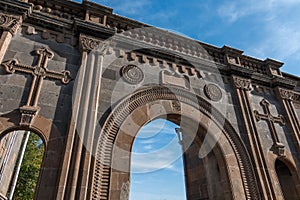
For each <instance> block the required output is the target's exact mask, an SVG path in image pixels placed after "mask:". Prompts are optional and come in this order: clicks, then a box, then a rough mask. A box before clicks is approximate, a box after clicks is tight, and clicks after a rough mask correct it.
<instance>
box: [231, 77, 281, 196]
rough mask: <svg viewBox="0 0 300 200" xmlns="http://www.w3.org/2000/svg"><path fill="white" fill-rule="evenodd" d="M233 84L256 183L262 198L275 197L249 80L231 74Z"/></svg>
mask: <svg viewBox="0 0 300 200" xmlns="http://www.w3.org/2000/svg"><path fill="white" fill-rule="evenodd" d="M232 81H233V85H234V87H235V91H236V94H237V99H238V103H239V106H240V111H241V116H242V118H241V120H242V122H243V125H244V131H245V135H246V136H245V137H246V140H247V141H246V142H247V143H248V144H247V147H248V149H249V150H250V155H251V157H252V161H253V162H254V163H253V165H254V168H255V170H254V171H255V172H256V178H257V179H258V180H257V182H258V183H257V184H258V186H259V188H260V193H261V198H262V199H276V196H275V191H274V188H273V187H272V182H271V177H270V174H269V172H268V170H267V169H268V166H267V162H266V159H265V155H264V153H263V147H262V143H261V141H260V137H259V132H258V130H257V127H256V119H255V116H254V113H253V108H252V106H251V103H250V102H251V100H250V97H249V92H250V91H251V80H249V79H244V78H241V77H238V76H232Z"/></svg>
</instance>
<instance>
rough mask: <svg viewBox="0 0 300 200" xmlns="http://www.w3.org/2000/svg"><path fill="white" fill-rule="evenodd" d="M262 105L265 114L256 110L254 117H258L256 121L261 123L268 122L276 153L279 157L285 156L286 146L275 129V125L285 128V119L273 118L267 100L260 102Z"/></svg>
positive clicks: (280, 117)
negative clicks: (262, 121) (261, 121)
mask: <svg viewBox="0 0 300 200" xmlns="http://www.w3.org/2000/svg"><path fill="white" fill-rule="evenodd" d="M260 104H261V106H262V107H263V110H264V114H260V113H259V112H258V111H257V110H254V115H255V117H256V120H257V121H260V120H265V121H267V123H268V126H269V128H270V130H271V136H272V139H273V145H274V148H275V149H276V153H277V154H278V155H279V156H283V154H284V145H283V144H282V143H281V142H280V141H279V137H278V134H277V132H276V128H275V123H278V124H279V125H280V126H284V125H285V120H284V117H283V116H282V115H278V116H277V117H275V116H273V115H272V114H271V112H270V108H269V106H270V103H269V102H268V101H267V100H266V99H263V100H262V101H261V102H260Z"/></svg>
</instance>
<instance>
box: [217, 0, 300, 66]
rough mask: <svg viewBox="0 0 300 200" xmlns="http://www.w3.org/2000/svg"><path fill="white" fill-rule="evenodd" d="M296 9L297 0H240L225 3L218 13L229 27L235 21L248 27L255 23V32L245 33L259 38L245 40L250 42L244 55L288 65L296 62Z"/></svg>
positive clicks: (299, 33) (299, 34)
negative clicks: (272, 59) (268, 58)
mask: <svg viewBox="0 0 300 200" xmlns="http://www.w3.org/2000/svg"><path fill="white" fill-rule="evenodd" d="M299 9H300V1H298V0H247V1H246V0H242V1H238V2H237V1H235V2H225V3H224V4H222V5H220V6H219V8H218V14H219V16H220V17H221V18H222V20H223V21H225V22H227V23H230V24H232V27H234V26H235V25H234V24H235V23H238V22H241V23H245V24H247V23H248V24H249V21H251V20H252V21H253V23H255V24H256V25H257V24H259V25H257V28H256V29H252V30H251V27H249V31H250V30H251V31H256V34H258V35H259V37H255V36H253V38H248V40H252V41H253V42H252V43H249V42H248V43H247V45H246V46H245V47H244V48H245V49H244V50H245V53H246V54H250V55H252V56H255V57H258V58H261V59H265V58H266V57H271V58H274V59H276V60H280V61H283V62H289V60H298V61H299V60H300V45H299V44H300V26H299V25H298V22H299V20H298V19H299V18H300V13H299ZM244 31H247V29H246V30H244ZM241 34H244V33H241ZM252 35H253V34H252ZM249 37H251V35H250V36H249ZM285 67H286V68H287V69H288V68H289V67H290V68H291V67H292V66H285ZM290 70H291V69H290Z"/></svg>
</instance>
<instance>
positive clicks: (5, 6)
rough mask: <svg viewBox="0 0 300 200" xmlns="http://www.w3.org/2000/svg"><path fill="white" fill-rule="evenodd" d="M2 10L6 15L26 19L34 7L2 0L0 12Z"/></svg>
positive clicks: (19, 2)
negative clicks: (9, 14) (11, 14)
mask: <svg viewBox="0 0 300 200" xmlns="http://www.w3.org/2000/svg"><path fill="white" fill-rule="evenodd" d="M1 10H2V11H4V12H5V13H13V14H14V15H20V16H22V18H23V19H24V18H26V17H27V16H29V15H30V14H31V13H32V5H31V4H28V3H24V2H21V1H16V0H1V1H0V11H1Z"/></svg>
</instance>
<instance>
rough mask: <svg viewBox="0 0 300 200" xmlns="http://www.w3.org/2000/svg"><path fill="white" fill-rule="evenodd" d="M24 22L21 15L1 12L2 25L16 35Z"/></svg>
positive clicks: (0, 23)
mask: <svg viewBox="0 0 300 200" xmlns="http://www.w3.org/2000/svg"><path fill="white" fill-rule="evenodd" d="M21 24H22V17H21V16H14V15H7V14H3V13H0V27H1V28H2V29H3V30H4V31H8V32H10V33H11V34H12V35H14V34H15V33H16V32H17V30H18V29H19V27H20V26H21Z"/></svg>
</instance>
